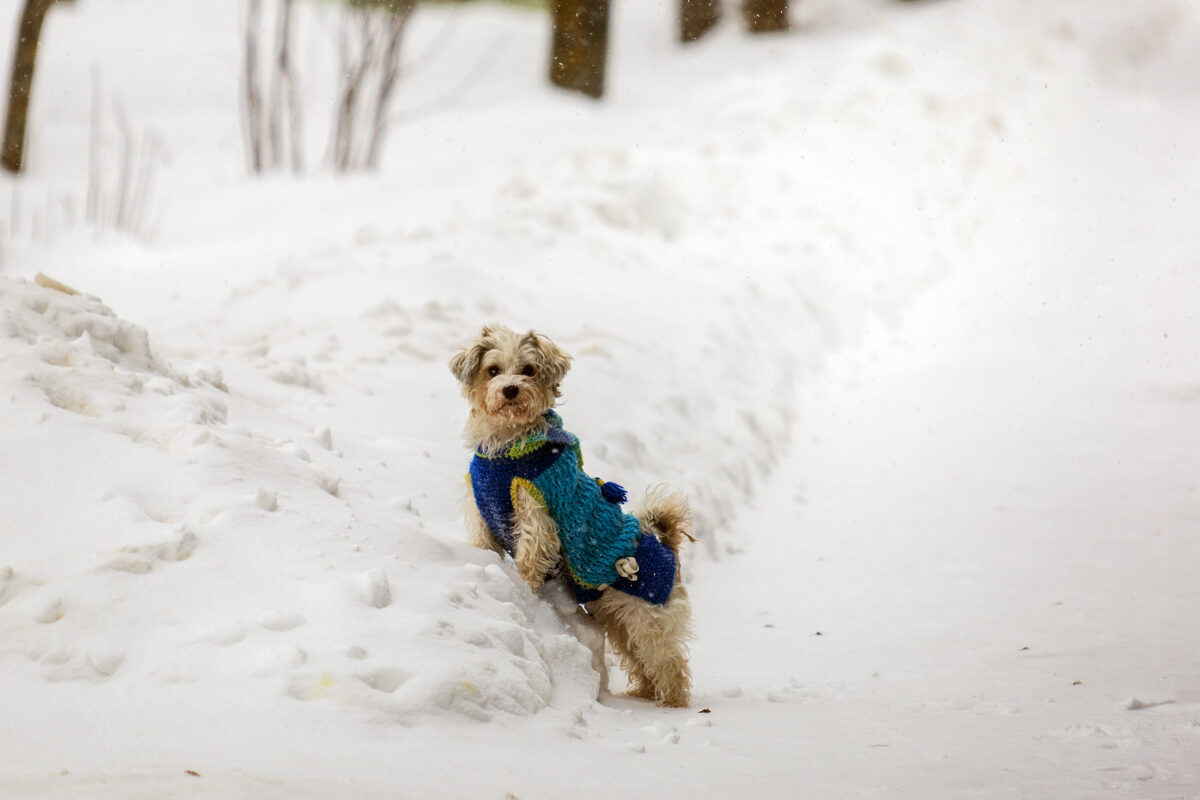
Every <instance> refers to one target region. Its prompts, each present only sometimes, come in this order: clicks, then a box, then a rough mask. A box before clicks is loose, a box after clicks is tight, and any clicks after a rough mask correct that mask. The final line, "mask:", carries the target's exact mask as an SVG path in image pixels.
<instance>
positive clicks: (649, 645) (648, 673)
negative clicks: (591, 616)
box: [592, 584, 692, 707]
mask: <svg viewBox="0 0 1200 800" xmlns="http://www.w3.org/2000/svg"><path fill="white" fill-rule="evenodd" d="M592 608H593V611H594V612H595V613H596V616H597V617H598V618H599V619H600V620H601V621H602V622H604V624H605V627H606V628H607V630H608V632H609V638H610V639H611V640H612V643H613V649H614V650H616V651H617V654H618V655H619V656H620V657H621V662H622V666H624V667H625V671H626V673H627V674H628V676H629V693H630V694H632V695H635V696H637V697H645V698H647V699H656V700H658V702H660V703H662V704H663V705H665V706H673V707H683V706H686V705H687V704H688V701H689V700H690V699H691V690H692V672H691V667H689V666H688V653H687V641H688V639H690V638H691V635H692V634H691V603H690V601H689V600H688V596H687V589H685V588H684V587H683V586H682V585H678V584H677V585H676V586H675V588H674V589H673V590H672V591H671V597H670V599H668V600H667V602H666V603H665V604H664V605H661V606H656V605H652V604H650V603H646V602H645V601H643V600H640V599H638V598H636V597H633V596H631V595H627V594H624V593H623V592H620V591H617V590H615V589H609V590H606V591H605V592H604V594H603V595H602V596H601V597H600V599H599V600H597V601H596V602H595V603H593V604H592Z"/></svg>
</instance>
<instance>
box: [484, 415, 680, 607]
mask: <svg viewBox="0 0 1200 800" xmlns="http://www.w3.org/2000/svg"><path fill="white" fill-rule="evenodd" d="M546 422H547V423H548V425H547V428H546V430H545V431H543V432H539V433H535V434H532V435H530V436H528V437H525V438H523V439H519V440H517V441H516V442H514V443H513V444H512V445H511V446H510V447H509V448H508V449H507V450H505V451H504V452H503V453H500V454H498V455H488V454H486V453H482V452H479V451H476V453H475V457H474V458H473V459H472V460H471V474H470V479H471V488H472V490H473V491H474V494H475V504H476V506H478V508H479V513H480V514H481V515H482V516H483V520H484V522H486V523H487V526H488V528H489V529H490V530H491V532H492V535H493V536H494V537H495V538H496V541H497V542H499V543H500V545H501V546H502V547H503V548H504V549H505V550H506V551H507V552H508V554H509V555H514V554H515V550H516V542H515V541H514V538H513V530H512V515H513V509H514V506H515V498H516V493H517V491H518V489H521V488H524V489H526V490H527V491H528V492H529V493H530V494H531V495H532V496H533V497H534V499H535V500H536V501H537V502H538V503H539V504H540V505H541V506H542V507H543V508H545V509H546V511H547V512H548V513H549V514H550V516H551V518H553V520H554V522H555V524H556V525H557V526H558V538H559V542H560V543H561V545H562V549H561V552H562V557H563V564H564V565H565V566H566V573H567V574H566V577H567V578H568V579H569V582H570V584H571V588H572V590H573V591H574V593H575V599H576V600H577V601H579V602H580V603H588V602H591V601H592V600H595V599H596V598H598V597H599V596H600V587H601V586H612V587H614V588H616V589H619V590H620V591H622V592H625V593H627V594H631V595H634V596H636V597H640V598H642V599H643V600H646V601H648V602H651V603H655V604H659V605H661V604H662V603H665V602H666V601H667V598H668V597H669V596H670V594H671V589H672V588H673V587H674V585H675V554H674V553H672V552H671V550H670V549H669V548H667V547H665V546H664V545H663V544H662V543H661V542H659V541H658V539H657V538H656V537H655V536H654V535H652V534H644V533H643V532H642V528H641V524H640V523H639V522H638V520H637V518H636V517H634V516H633V515H631V514H626V513H624V512H623V511H621V508H620V505H619V503H621V502H624V500H625V492H624V490H623V489H621V488H620V487H619V486H617V485H616V484H612V483H609V484H606V483H604V482H603V481H599V480H597V479H595V478H591V477H589V476H588V475H587V473H585V472H584V471H583V454H582V451H581V450H580V447H579V439H578V438H576V437H575V436H574V435H573V434H571V433H568V432H567V431H565V430H563V427H562V418H561V417H559V416H558V414H557V413H555V412H554V411H549V412H547V413H546ZM626 556H633V557H635V558H636V559H637V562H638V573H637V580H636V581H631V580H628V579H626V578H624V577H622V576H621V575H620V573H618V572H617V569H616V562H617V560H618V559H620V558H624V557H626Z"/></svg>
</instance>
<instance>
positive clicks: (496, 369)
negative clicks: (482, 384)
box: [487, 367, 500, 378]
mask: <svg viewBox="0 0 1200 800" xmlns="http://www.w3.org/2000/svg"><path fill="white" fill-rule="evenodd" d="M487 373H488V377H489V378H494V377H496V376H497V375H499V374H500V368H499V367H488V368H487Z"/></svg>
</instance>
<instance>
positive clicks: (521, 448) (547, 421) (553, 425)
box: [475, 409, 570, 459]
mask: <svg viewBox="0 0 1200 800" xmlns="http://www.w3.org/2000/svg"><path fill="white" fill-rule="evenodd" d="M564 435H565V436H570V434H566V433H565V431H563V421H562V417H560V416H559V415H558V412H557V411H555V410H554V409H550V410H549V411H547V412H546V413H545V414H543V415H542V424H540V425H538V426H537V427H536V428H534V429H533V431H532V432H530V433H528V434H526V435H525V436H522V437H521V438H520V439H514V440H513V441H512V442H510V443H509V444H508V445H507V446H505V447H504V448H502V449H501V450H498V451H496V452H485V451H484V450H482V449H476V450H475V455H477V456H479V457H480V458H487V459H492V458H521V457H522V456H525V455H528V454H529V453H532V452H533V451H535V450H537V449H538V448H540V447H541V446H542V445H543V444H545V443H546V442H548V441H555V442H560V440H561V439H563V438H564ZM560 443H561V442H560Z"/></svg>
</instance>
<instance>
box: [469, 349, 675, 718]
mask: <svg viewBox="0 0 1200 800" xmlns="http://www.w3.org/2000/svg"><path fill="white" fill-rule="evenodd" d="M570 366H571V357H570V356H568V355H567V354H566V353H564V352H563V351H562V350H561V349H559V347H558V346H557V345H555V344H554V342H552V341H550V339H548V338H547V337H545V336H543V335H541V334H538V333H534V332H533V331H530V332H528V333H526V334H523V335H522V334H518V333H516V332H514V331H512V330H509V329H508V328H505V327H503V326H499V325H489V326H486V327H484V328H483V330H482V331H480V333H479V335H478V337H476V339H475V341H474V342H473V343H472V344H470V345H468V346H467V347H464V348H463V349H462V350H460V351H459V352H458V353H457V354H456V355H455V356H454V357H453V358H452V359H451V360H450V370H451V372H453V373H454V376H455V377H456V378H458V381H459V383H460V384H461V387H462V393H463V396H464V397H466V398H467V401H468V402H469V403H470V405H471V413H470V416H469V417H468V418H467V425H466V431H465V438H466V441H467V443H468V445H469V446H470V447H471V448H472V449H473V450H474V451H475V457H474V458H473V459H472V461H471V474H470V481H469V486H470V491H469V493H468V497H467V502H466V504H465V516H466V520H467V527H468V528H469V529H470V538H471V543H472V544H474V545H475V546H477V547H481V548H484V549H489V550H494V551H495V552H496V553H498V554H499V555H500V557H501V558H503V557H504V556H505V555H506V554H507V555H509V556H511V557H512V559H513V561H514V563H515V564H516V567H517V571H518V573H520V575H521V578H522V579H524V581H525V582H526V583H527V584H529V586H530V587H531V588H533V589H538V588H539V587H541V586H542V585H543V583H544V582H546V580H547V579H548V578H553V579H555V580H558V581H561V582H562V584H563V585H565V586H567V587H569V589H570V590H571V592H572V594H573V596H574V600H575V601H576V602H577V603H579V604H580V605H582V606H583V607H584V608H585V609H586V611H587V615H588V617H589V618H590V619H591V620H594V621H595V622H597V623H599V624H600V625H601V626H603V628H602V629H603V631H604V632H605V633H607V635H608V638H609V639H610V640H611V641H612V644H613V649H614V650H615V651H616V653H617V655H618V656H619V657H620V659H621V666H622V667H623V668H624V669H625V672H626V673H627V674H628V676H629V693H630V694H632V695H635V696H637V697H642V698H645V699H648V700H656V701H658V702H659V703H661V704H662V705H665V706H675V707H682V706H686V705H687V704H688V700H689V697H690V694H691V670H690V668H689V667H688V662H687V647H686V641H687V640H688V638H689V637H690V635H691V604H690V603H689V602H688V597H687V590H686V589H685V588H684V587H683V584H682V582H681V581H680V572H679V547H680V545H681V544H682V542H683V540H684V539H690V540H692V541H695V539H694V537H693V536H692V534H691V530H690V512H689V510H688V505H687V500H686V498H685V497H684V496H683V495H682V494H679V493H668V492H666V491H664V490H662V489H655V490H651V491H650V492H648V493H647V495H646V497H645V499H644V500H643V503H642V506H641V507H640V509H639V510H638V511H636V512H635V513H634V514H632V515H630V514H625V513H623V512H622V511H621V508H620V503H623V502H624V501H625V491H624V489H622V488H621V487H620V486H618V485H617V484H615V483H606V482H604V481H602V480H599V479H596V478H591V477H589V476H588V475H587V474H586V473H584V472H583V469H582V467H583V456H582V454H581V451H580V447H579V440H578V439H577V438H576V437H575V436H574V435H572V434H570V433H568V432H567V431H565V430H563V427H562V420H561V418H560V417H559V416H558V414H557V413H556V412H555V411H554V410H553V408H554V405H555V402H556V401H557V399H558V397H559V395H560V392H559V384H560V382H561V381H562V379H563V377H564V376H565V375H566V374H567V370H568V369H570ZM598 641H599V651H598V662H599V663H598V664H597V666H598V667H599V668H600V669H601V671H602V674H603V646H604V639H603V636H602V635H601V636H599V637H598ZM596 652H597V651H596V650H595V645H594V644H593V653H594V654H595V653H596Z"/></svg>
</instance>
